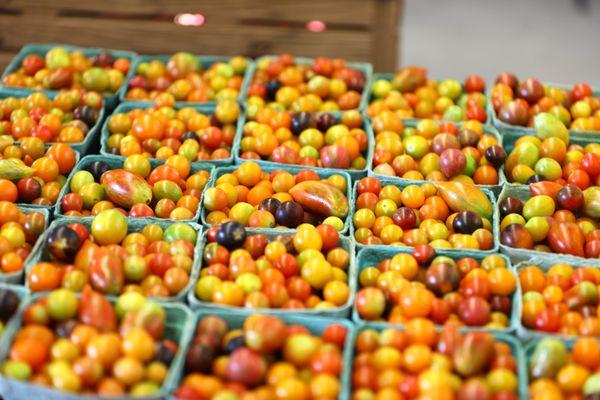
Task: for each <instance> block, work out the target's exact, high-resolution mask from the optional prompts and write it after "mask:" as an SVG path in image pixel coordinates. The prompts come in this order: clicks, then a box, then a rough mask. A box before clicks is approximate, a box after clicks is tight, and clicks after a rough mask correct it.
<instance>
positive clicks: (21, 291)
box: [0, 282, 31, 348]
mask: <svg viewBox="0 0 600 400" xmlns="http://www.w3.org/2000/svg"><path fill="white" fill-rule="evenodd" d="M0 290H10V291H12V292H15V293H16V294H17V295H18V296H19V299H20V300H21V302H20V303H19V307H18V308H17V311H16V312H15V315H13V316H12V317H11V318H10V319H9V320H8V321H6V323H5V325H4V329H3V330H2V332H0V348H2V346H3V342H4V340H5V337H6V336H7V335H6V332H10V331H11V329H13V328H11V327H12V325H13V324H15V323H16V322H15V321H16V320H17V318H16V317H17V316H18V314H19V312H20V310H21V308H22V305H23V304H25V303H27V301H28V300H29V296H30V295H31V292H30V291H29V289H27V288H26V287H24V286H22V285H12V284H10V283H4V282H0Z"/></svg>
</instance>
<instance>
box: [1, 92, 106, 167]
mask: <svg viewBox="0 0 600 400" xmlns="http://www.w3.org/2000/svg"><path fill="white" fill-rule="evenodd" d="M35 92H41V93H44V94H45V95H46V96H47V97H48V98H49V99H54V98H55V97H56V94H57V93H58V92H56V91H46V90H27V91H23V90H17V89H16V88H6V87H0V99H6V98H9V97H16V98H21V97H27V96H29V95H30V94H31V93H35ZM105 113H106V111H105V106H102V108H101V109H100V111H99V112H98V121H96V124H95V125H94V126H92V127H91V128H90V130H89V131H88V133H87V134H86V135H85V138H84V139H83V142H79V143H68V145H69V146H71V148H72V149H73V150H75V151H76V152H77V154H78V156H80V155H86V154H87V153H88V151H90V150H91V148H92V147H93V146H94V144H95V143H96V142H97V139H98V136H99V135H100V133H99V132H100V127H101V126H102V121H103V120H104V116H105ZM54 143H58V142H50V143H46V148H48V147H50V146H51V145H53V144H54ZM13 144H14V145H16V146H19V145H20V144H21V143H20V142H18V141H16V142H14V143H13ZM78 159H79V158H78Z"/></svg>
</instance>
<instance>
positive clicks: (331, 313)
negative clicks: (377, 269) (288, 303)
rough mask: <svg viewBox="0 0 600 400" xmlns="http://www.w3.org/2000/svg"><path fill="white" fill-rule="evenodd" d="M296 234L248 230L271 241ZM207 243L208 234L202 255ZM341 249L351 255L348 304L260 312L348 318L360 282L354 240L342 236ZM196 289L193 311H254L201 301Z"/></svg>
mask: <svg viewBox="0 0 600 400" xmlns="http://www.w3.org/2000/svg"><path fill="white" fill-rule="evenodd" d="M294 232H295V231H293V230H289V229H286V230H279V231H278V232H273V230H265V229H248V230H247V233H248V234H249V235H252V234H264V235H266V236H267V237H268V238H269V239H272V238H275V237H276V236H278V235H286V236H291V235H292V234H294ZM206 243H207V240H206V232H205V233H204V234H203V240H202V248H201V249H200V255H202V254H203V252H204V245H206ZM339 247H342V248H343V249H345V250H347V251H348V254H350V264H349V266H348V269H347V271H346V273H347V275H348V286H349V288H350V294H349V296H348V300H347V301H346V303H345V304H344V305H342V306H339V307H335V308H331V309H319V310H317V309H311V308H306V309H295V310H286V309H278V308H269V309H260V310H259V311H260V312H264V313H267V314H276V315H282V314H283V315H288V314H289V313H290V311H293V312H294V313H296V314H303V315H309V316H312V315H321V316H326V317H340V318H344V317H347V316H348V315H349V314H350V309H351V308H352V304H353V303H354V294H355V292H356V285H357V282H358V275H357V271H356V256H355V251H354V243H353V241H352V240H350V239H348V238H347V237H344V236H340V243H339ZM201 260H202V259H201ZM202 268H203V264H201V266H200V268H199V272H198V274H197V277H198V278H199V275H200V271H202ZM195 284H196V281H194V287H195ZM194 287H192V289H191V290H190V291H189V293H188V303H189V305H190V307H191V308H192V309H207V310H209V309H210V310H212V311H213V312H215V313H219V312H220V311H221V310H248V311H252V310H249V309H247V308H244V307H231V306H226V305H220V304H215V303H211V302H207V301H201V300H199V299H198V298H197V297H196V293H195V290H194ZM254 311H255V312H256V311H257V310H254Z"/></svg>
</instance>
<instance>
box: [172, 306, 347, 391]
mask: <svg viewBox="0 0 600 400" xmlns="http://www.w3.org/2000/svg"><path fill="white" fill-rule="evenodd" d="M261 313H262V314H267V313H264V312H263V310H249V311H233V310H214V311H213V310H207V309H200V310H196V311H194V324H193V329H196V326H197V325H198V322H200V321H201V320H202V318H205V317H208V316H211V315H214V316H217V317H220V318H222V319H224V320H225V322H227V325H228V328H229V330H233V329H242V327H243V326H244V321H246V318H248V317H249V316H250V315H253V314H261ZM277 317H278V318H281V319H282V320H283V321H284V322H285V324H286V325H287V324H294V325H301V326H304V327H305V328H307V329H308V330H309V331H310V333H312V334H314V335H321V334H322V333H323V331H324V330H325V329H327V327H328V326H330V325H332V324H338V325H342V326H344V327H345V328H346V329H347V330H348V334H347V335H346V342H345V343H344V352H343V354H342V357H343V366H344V367H343V370H342V375H341V377H340V394H339V396H338V399H349V398H350V387H351V379H350V376H351V375H350V368H351V365H352V348H351V347H352V345H353V343H354V336H355V332H354V325H353V324H352V323H351V322H350V321H348V320H345V319H337V318H324V317H318V316H308V315H297V314H295V313H285V314H282V315H278V316H277ZM191 339H192V338H189V340H187V341H185V342H181V343H182V347H184V348H185V352H184V354H187V351H188V349H189V348H190V346H191ZM184 378H185V371H184V369H183V368H180V369H179V371H178V375H177V377H176V378H175V379H174V380H172V381H170V382H172V383H174V385H173V386H171V387H170V392H171V393H173V392H174V391H175V390H177V388H178V387H179V385H180V383H181V382H182V381H183V379H184Z"/></svg>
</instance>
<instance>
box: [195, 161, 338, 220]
mask: <svg viewBox="0 0 600 400" xmlns="http://www.w3.org/2000/svg"><path fill="white" fill-rule="evenodd" d="M220 171H222V170H217V176H218V178H217V179H216V180H215V181H214V185H211V187H209V188H208V189H206V191H205V192H204V195H203V203H202V206H203V208H204V210H206V212H207V214H206V217H205V220H206V223H207V224H209V225H216V224H219V223H222V222H225V221H228V220H231V221H235V222H238V223H240V224H241V225H242V226H246V227H251V228H274V227H287V228H296V227H298V226H299V225H301V224H304V223H308V224H312V225H318V224H319V223H321V222H323V223H326V224H329V225H332V226H333V227H335V228H336V229H337V230H340V231H341V230H343V229H344V221H345V219H346V216H347V215H348V214H349V209H350V207H349V202H348V198H347V196H346V193H347V189H348V185H349V184H350V183H349V182H348V179H347V178H345V177H344V176H343V175H339V174H333V175H331V176H329V177H328V178H321V177H320V176H319V175H318V174H317V173H316V172H314V171H311V170H310V169H303V170H300V171H299V172H298V173H296V174H293V173H290V172H287V171H285V170H283V169H277V170H274V171H273V172H271V173H269V172H266V171H263V170H262V169H261V167H260V166H259V165H258V164H257V163H255V162H252V161H247V162H244V163H243V164H241V165H240V166H238V167H237V168H235V170H233V171H232V172H231V173H223V174H221V175H219V174H220Z"/></svg>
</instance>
